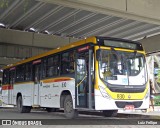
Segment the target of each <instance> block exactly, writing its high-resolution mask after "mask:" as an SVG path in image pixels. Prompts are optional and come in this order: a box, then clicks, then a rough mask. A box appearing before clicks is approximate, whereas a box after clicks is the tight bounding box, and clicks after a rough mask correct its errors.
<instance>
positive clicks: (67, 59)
mask: <svg viewBox="0 0 160 128" xmlns="http://www.w3.org/2000/svg"><path fill="white" fill-rule="evenodd" d="M74 72H75V52H74V51H71V52H66V53H63V54H62V58H61V74H67V73H74Z"/></svg>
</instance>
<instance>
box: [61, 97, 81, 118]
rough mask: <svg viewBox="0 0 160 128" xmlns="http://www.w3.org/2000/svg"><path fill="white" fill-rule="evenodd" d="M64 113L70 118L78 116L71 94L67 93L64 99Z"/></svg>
mask: <svg viewBox="0 0 160 128" xmlns="http://www.w3.org/2000/svg"><path fill="white" fill-rule="evenodd" d="M64 113H65V116H66V117H67V118H68V119H73V118H76V117H77V116H78V111H77V110H76V109H73V101H72V97H71V95H67V96H66V98H65V100H64Z"/></svg>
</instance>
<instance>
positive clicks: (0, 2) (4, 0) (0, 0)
mask: <svg viewBox="0 0 160 128" xmlns="http://www.w3.org/2000/svg"><path fill="white" fill-rule="evenodd" d="M8 3H9V0H0V8H7V7H8Z"/></svg>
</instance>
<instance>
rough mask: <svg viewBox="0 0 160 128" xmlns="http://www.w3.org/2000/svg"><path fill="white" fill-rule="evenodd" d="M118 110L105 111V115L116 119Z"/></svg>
mask: <svg viewBox="0 0 160 128" xmlns="http://www.w3.org/2000/svg"><path fill="white" fill-rule="evenodd" d="M117 112H118V110H104V111H103V115H104V116H105V117H114V116H116V115H117Z"/></svg>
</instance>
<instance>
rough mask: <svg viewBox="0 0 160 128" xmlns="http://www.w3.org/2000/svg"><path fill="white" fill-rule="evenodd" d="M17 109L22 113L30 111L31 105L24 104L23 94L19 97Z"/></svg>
mask: <svg viewBox="0 0 160 128" xmlns="http://www.w3.org/2000/svg"><path fill="white" fill-rule="evenodd" d="M17 109H18V111H19V112H20V113H29V112H30V111H31V106H23V101H22V96H19V97H18V99H17Z"/></svg>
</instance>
